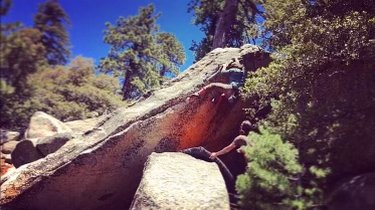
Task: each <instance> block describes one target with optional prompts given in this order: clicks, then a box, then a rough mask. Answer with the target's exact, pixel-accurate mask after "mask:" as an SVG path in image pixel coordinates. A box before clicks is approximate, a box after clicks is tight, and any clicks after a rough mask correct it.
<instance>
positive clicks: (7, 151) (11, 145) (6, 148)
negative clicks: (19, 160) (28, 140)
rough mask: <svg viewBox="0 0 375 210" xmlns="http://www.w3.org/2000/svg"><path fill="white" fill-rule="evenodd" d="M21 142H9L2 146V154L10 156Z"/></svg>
mask: <svg viewBox="0 0 375 210" xmlns="http://www.w3.org/2000/svg"><path fill="white" fill-rule="evenodd" d="M18 143H19V141H8V142H5V143H4V144H3V145H1V153H3V154H10V153H12V152H13V150H14V148H16V146H17V144H18Z"/></svg>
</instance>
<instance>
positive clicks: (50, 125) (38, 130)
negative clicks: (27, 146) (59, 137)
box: [25, 112, 72, 140]
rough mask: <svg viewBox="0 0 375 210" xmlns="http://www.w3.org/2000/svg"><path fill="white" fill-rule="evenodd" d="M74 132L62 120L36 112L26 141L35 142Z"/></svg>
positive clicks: (26, 134)
mask: <svg viewBox="0 0 375 210" xmlns="http://www.w3.org/2000/svg"><path fill="white" fill-rule="evenodd" d="M71 132H72V130H71V129H70V128H69V127H68V126H66V125H65V124H64V123H62V122H61V121H60V120H58V119H56V118H54V117H52V116H51V115H49V114H46V113H44V112H35V113H34V114H33V116H32V117H31V120H30V124H29V127H28V129H27V130H26V133H25V139H29V140H34V139H40V138H44V137H48V136H53V135H55V134H58V133H71Z"/></svg>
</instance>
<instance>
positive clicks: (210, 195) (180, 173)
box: [130, 152, 230, 210]
mask: <svg viewBox="0 0 375 210" xmlns="http://www.w3.org/2000/svg"><path fill="white" fill-rule="evenodd" d="M130 209H132V210H139V209H181V210H183V209H186V210H190V209H197V210H198V209H202V210H203V209H204V210H208V209H212V210H216V209H221V210H225V209H228V210H229V209H230V207H229V198H228V193H227V189H226V188H225V183H224V179H223V177H222V175H221V173H220V170H219V168H218V166H217V165H216V164H215V163H213V162H205V161H203V160H199V159H195V158H193V157H191V156H189V155H187V154H184V153H172V152H168V153H160V154H159V153H152V154H151V155H150V156H149V159H148V160H147V162H146V164H145V169H144V173H143V177H142V181H141V183H140V184H139V187H138V190H137V192H136V194H135V196H134V200H133V203H132V206H131V208H130Z"/></svg>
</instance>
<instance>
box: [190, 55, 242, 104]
mask: <svg viewBox="0 0 375 210" xmlns="http://www.w3.org/2000/svg"><path fill="white" fill-rule="evenodd" d="M219 74H220V75H222V76H223V77H226V78H228V83H220V82H214V83H210V84H208V85H206V86H205V87H203V88H202V89H201V90H199V91H198V92H196V93H194V94H193V95H191V96H190V98H191V97H198V98H200V97H204V96H205V94H206V93H207V92H208V91H209V90H210V89H214V88H218V89H220V92H221V95H220V97H219V98H218V99H217V98H216V97H213V98H212V102H216V100H221V99H222V98H226V99H228V101H229V102H230V103H233V102H234V101H235V100H236V99H237V98H238V97H239V92H240V87H242V86H243V84H244V82H245V78H246V71H245V68H244V65H243V62H242V59H241V58H240V60H239V59H237V58H232V59H231V60H230V61H229V62H228V63H225V64H223V65H221V66H220V67H219V68H218V70H217V72H216V73H214V74H213V75H212V76H211V77H210V78H208V79H207V81H211V80H212V79H213V78H215V77H216V76H217V75H219ZM190 98H189V99H190Z"/></svg>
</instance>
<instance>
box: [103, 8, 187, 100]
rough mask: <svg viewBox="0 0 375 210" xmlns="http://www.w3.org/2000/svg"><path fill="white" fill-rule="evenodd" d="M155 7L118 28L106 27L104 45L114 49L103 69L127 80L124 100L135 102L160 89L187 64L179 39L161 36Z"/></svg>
mask: <svg viewBox="0 0 375 210" xmlns="http://www.w3.org/2000/svg"><path fill="white" fill-rule="evenodd" d="M158 17H159V15H158V14H154V6H153V5H149V6H147V7H143V8H141V9H140V10H139V14H138V15H137V16H131V17H128V18H124V17H120V18H119V19H118V20H117V23H116V24H115V25H112V24H110V23H107V24H106V27H107V29H106V31H105V37H104V41H105V43H107V44H109V45H111V49H110V52H109V54H108V56H107V57H106V58H104V59H102V60H101V63H100V65H99V68H100V69H101V71H103V72H111V73H113V74H114V75H116V76H122V77H124V85H123V88H122V90H123V98H124V99H134V98H137V97H139V96H140V95H142V94H144V93H146V92H147V91H149V90H150V89H152V88H154V87H157V86H159V85H160V84H161V83H162V81H163V80H164V79H166V78H170V77H171V76H174V75H176V74H177V73H178V66H180V65H181V64H182V63H183V62H184V61H185V54H184V51H183V48H182V45H181V44H180V43H179V42H178V41H177V39H176V37H175V36H173V35H171V34H169V33H165V32H160V31H159V27H158V25H157V24H156V20H157V18H158Z"/></svg>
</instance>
